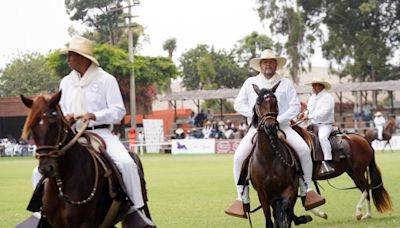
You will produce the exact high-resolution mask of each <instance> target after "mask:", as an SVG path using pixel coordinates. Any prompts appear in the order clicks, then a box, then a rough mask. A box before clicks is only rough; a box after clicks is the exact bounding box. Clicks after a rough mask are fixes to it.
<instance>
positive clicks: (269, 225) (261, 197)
mask: <svg viewBox="0 0 400 228" xmlns="http://www.w3.org/2000/svg"><path fill="white" fill-rule="evenodd" d="M257 194H258V200H259V201H260V204H261V207H262V209H263V212H264V216H265V227H267V228H272V227H274V224H273V223H272V219H271V208H270V205H269V203H268V202H267V197H266V195H265V193H264V192H262V190H259V191H257Z"/></svg>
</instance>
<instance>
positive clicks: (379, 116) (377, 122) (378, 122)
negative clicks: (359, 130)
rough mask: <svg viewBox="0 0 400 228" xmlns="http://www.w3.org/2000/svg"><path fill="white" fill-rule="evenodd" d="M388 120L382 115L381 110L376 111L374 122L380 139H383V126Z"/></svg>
mask: <svg viewBox="0 0 400 228" xmlns="http://www.w3.org/2000/svg"><path fill="white" fill-rule="evenodd" d="M385 123H386V120H385V117H383V116H382V113H381V112H377V113H375V118H374V124H375V127H376V128H377V129H378V139H379V140H382V139H383V127H384V126H385Z"/></svg>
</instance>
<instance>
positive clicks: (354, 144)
mask: <svg viewBox="0 0 400 228" xmlns="http://www.w3.org/2000/svg"><path fill="white" fill-rule="evenodd" d="M293 129H294V130H296V131H297V132H298V133H299V134H300V135H301V136H302V137H303V138H304V139H305V141H306V142H308V143H309V145H310V147H311V148H314V146H312V134H311V133H310V132H308V131H307V130H305V129H304V128H301V127H299V126H297V125H295V126H293ZM331 137H336V138H335V140H332V138H330V140H331V142H332V141H336V142H337V141H340V143H341V144H340V145H341V146H343V148H344V150H346V149H345V148H349V151H347V153H348V154H346V155H345V156H342V158H341V159H340V160H336V161H335V159H334V160H333V162H334V165H335V172H334V173H332V174H330V175H329V176H325V177H319V176H318V175H317V170H319V166H320V165H321V162H316V161H315V160H314V175H313V179H314V181H315V180H327V179H331V178H334V177H337V176H339V175H341V174H343V173H344V172H346V173H347V174H348V175H349V176H350V178H351V179H352V180H353V181H354V183H355V185H356V187H357V188H358V189H359V190H360V191H361V193H362V194H361V199H360V200H359V202H358V204H357V206H356V213H355V216H356V218H357V219H358V220H360V219H365V218H370V217H371V203H370V193H369V192H370V190H372V198H373V200H374V205H375V207H376V209H377V210H378V212H380V213H384V212H388V211H391V210H392V203H391V200H390V196H389V194H388V193H387V191H386V189H385V188H384V186H383V181H382V175H381V172H380V170H379V168H378V166H377V164H376V162H375V153H374V149H373V148H372V147H371V144H370V143H369V142H368V141H367V140H366V139H365V138H364V137H363V136H362V135H359V134H353V133H349V134H338V135H336V136H331ZM338 145H339V144H338ZM346 145H348V146H346ZM334 148H335V146H334V145H333V146H332V154H333V155H335V153H338V151H335V150H334ZM336 148H337V147H336ZM343 148H342V149H343ZM333 157H335V156H333ZM367 168H368V170H367ZM367 173H369V178H370V182H369V178H368V176H367ZM316 187H317V190H318V192H319V189H318V186H317V185H316ZM328 200H329V199H328ZM365 200H367V202H366V204H367V213H366V214H365V215H364V216H363V214H362V205H363V202H364V201H365ZM313 213H314V214H316V215H318V216H321V217H322V216H326V215H325V213H323V212H320V211H319V210H318V209H316V210H313Z"/></svg>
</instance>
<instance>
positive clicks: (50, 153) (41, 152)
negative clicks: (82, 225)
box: [35, 110, 99, 205]
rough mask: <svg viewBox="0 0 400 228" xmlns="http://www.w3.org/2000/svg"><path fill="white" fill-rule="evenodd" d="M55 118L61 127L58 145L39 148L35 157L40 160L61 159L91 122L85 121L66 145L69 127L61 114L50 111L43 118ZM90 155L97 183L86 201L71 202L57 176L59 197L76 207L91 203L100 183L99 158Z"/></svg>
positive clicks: (57, 175) (91, 153)
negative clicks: (47, 158) (46, 158)
mask: <svg viewBox="0 0 400 228" xmlns="http://www.w3.org/2000/svg"><path fill="white" fill-rule="evenodd" d="M54 116H57V119H58V126H59V128H58V130H57V132H58V133H57V140H56V143H55V145H54V146H51V145H42V146H38V147H37V148H36V154H35V157H36V158H37V159H39V160H40V159H41V158H44V157H49V158H59V157H60V156H63V155H64V154H65V153H66V151H68V150H69V149H70V148H71V147H72V146H73V145H74V144H75V143H76V142H77V141H78V139H79V137H81V135H82V134H83V132H84V131H85V130H86V128H87V127H88V125H89V121H84V122H83V126H82V128H81V129H80V130H79V131H78V133H77V134H76V135H75V136H74V138H72V139H71V140H70V141H69V142H68V143H67V144H65V143H66V140H67V138H68V128H69V125H68V124H67V123H66V122H65V121H64V119H63V118H62V117H61V115H60V112H58V111H57V110H50V111H48V112H47V113H43V117H46V118H54ZM89 154H90V155H91V157H92V159H93V162H94V166H95V172H96V174H95V182H94V185H93V188H92V191H91V193H90V194H89V196H88V197H86V198H85V199H83V200H78V201H75V200H71V199H70V198H69V197H68V196H67V195H65V193H64V192H63V190H62V188H63V182H62V180H61V178H60V176H59V174H58V172H57V173H56V175H55V179H56V184H57V188H58V192H59V193H58V196H59V197H60V198H61V199H63V200H64V201H66V202H67V203H70V204H74V205H82V204H86V203H88V202H89V201H91V200H92V199H93V197H94V196H95V194H96V190H97V185H98V181H99V168H98V163H97V159H98V157H97V155H96V154H94V153H93V152H91V151H89Z"/></svg>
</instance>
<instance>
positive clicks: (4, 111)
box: [0, 97, 29, 117]
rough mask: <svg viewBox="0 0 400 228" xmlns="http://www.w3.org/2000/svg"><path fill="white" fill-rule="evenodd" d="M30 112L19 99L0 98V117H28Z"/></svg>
mask: <svg viewBox="0 0 400 228" xmlns="http://www.w3.org/2000/svg"><path fill="white" fill-rule="evenodd" d="M28 112H29V109H28V108H26V107H25V105H24V104H23V103H22V101H21V99H20V98H19V97H2V98H0V117H9V116H27V114H28Z"/></svg>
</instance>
